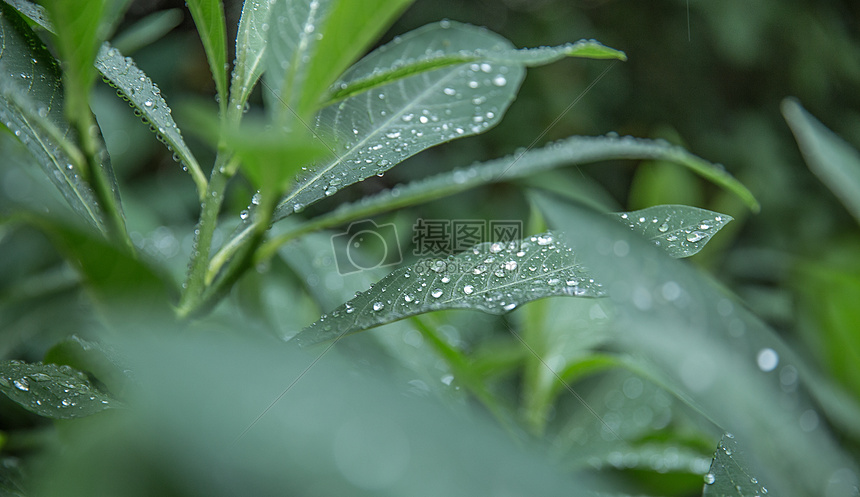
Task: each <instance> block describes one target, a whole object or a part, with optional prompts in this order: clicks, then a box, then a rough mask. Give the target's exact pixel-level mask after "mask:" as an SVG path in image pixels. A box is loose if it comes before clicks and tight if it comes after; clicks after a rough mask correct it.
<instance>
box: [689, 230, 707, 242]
mask: <svg viewBox="0 0 860 497" xmlns="http://www.w3.org/2000/svg"><path fill="white" fill-rule="evenodd" d="M702 238H705V234H704V233H702V232H701V231H693V232H691V233H687V241H688V242H692V243H695V242H698V241H699V240H701V239H702Z"/></svg>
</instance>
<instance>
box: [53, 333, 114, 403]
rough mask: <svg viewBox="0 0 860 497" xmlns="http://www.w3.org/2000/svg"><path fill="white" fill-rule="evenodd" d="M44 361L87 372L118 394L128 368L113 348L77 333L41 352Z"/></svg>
mask: <svg viewBox="0 0 860 497" xmlns="http://www.w3.org/2000/svg"><path fill="white" fill-rule="evenodd" d="M44 362H46V363H51V364H56V365H58V366H71V367H73V368H75V369H78V370H81V371H88V372H89V373H90V374H92V375H93V376H94V377H95V378H96V379H97V380H99V381H100V382H102V383H104V384H105V386H107V388H108V389H109V390H110V391H111V392H112V393H113V394H114V395H121V394H122V393H123V392H124V391H125V389H126V387H127V386H128V383H129V369H128V367H127V366H126V365H125V364H124V363H123V362H124V361H122V360H121V358H120V357H119V356H118V352H117V351H116V350H114V349H113V348H111V347H109V346H107V345H104V344H103V343H101V342H93V341H90V340H84V339H83V338H81V337H79V336H77V335H72V336H70V337H68V338H66V339H64V340H62V341H61V342H59V343H57V344H56V345H54V346H53V347H51V348H50V349H49V350H48V352H47V353H46V354H45V358H44Z"/></svg>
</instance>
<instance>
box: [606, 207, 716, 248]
mask: <svg viewBox="0 0 860 497" xmlns="http://www.w3.org/2000/svg"><path fill="white" fill-rule="evenodd" d="M615 215H616V216H618V220H619V221H621V222H622V223H624V224H626V225H627V226H629V227H630V228H631V229H632V230H633V231H635V232H637V233H640V234H641V235H642V236H644V237H645V238H646V239H648V240H650V241H651V242H652V243H653V244H654V245H657V246H658V247H660V248H662V249H663V250H665V251H666V252H668V253H669V255H671V256H672V257H679V258H680V257H689V256H691V255H694V254H696V253H698V252H699V251H700V250H702V248H704V246H705V244H706V243H708V241H709V240H710V239H711V237H712V236H714V235H715V234H716V233H717V232H718V231H720V229H722V227H723V226H725V225H726V224H727V223H728V222H729V221H731V220H732V217H731V216H729V215H726V214H720V213H719V212H713V211H709V210H706V209H699V208H698V207H690V206H687V205H657V206H654V207H648V208H647V209H642V210H638V211H632V212H619V213H617V214H615Z"/></svg>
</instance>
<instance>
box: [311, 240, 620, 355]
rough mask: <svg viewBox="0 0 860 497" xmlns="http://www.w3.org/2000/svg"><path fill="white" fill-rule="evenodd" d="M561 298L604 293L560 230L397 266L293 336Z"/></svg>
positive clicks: (329, 334) (317, 337)
mask: <svg viewBox="0 0 860 497" xmlns="http://www.w3.org/2000/svg"><path fill="white" fill-rule="evenodd" d="M562 295H567V296H576V297H599V296H602V295H603V290H602V288H601V285H600V284H599V283H596V282H595V281H594V279H593V278H591V276H589V273H588V271H587V270H586V269H585V268H584V267H582V266H581V265H580V264H579V263H578V262H577V260H576V257H575V255H574V254H573V252H572V251H571V249H570V248H569V247H567V245H565V243H564V241H563V240H562V239H561V238H560V237H559V235H558V234H554V233H544V234H541V235H535V236H532V237H529V238H526V239H524V240H521V241H519V240H518V241H511V242H493V243H483V244H480V245H476V246H475V247H473V248H472V249H471V250H467V251H466V252H463V253H460V254H457V255H453V256H449V257H448V258H446V259H433V260H424V261H420V262H418V263H416V264H414V265H412V266H410V267H406V268H401V269H397V270H395V271H393V272H392V273H391V274H389V275H388V276H386V277H385V278H383V279H382V280H381V281H379V282H378V283H377V284H376V285H374V286H373V287H372V288H371V289H370V290H367V291H366V292H363V293H361V294H359V295H357V296H356V297H355V298H354V299H352V300H350V301H349V302H347V303H346V304H344V305H342V306H340V307H338V308H337V309H335V310H334V311H332V312H331V313H329V314H328V315H326V316H323V317H322V318H320V320H319V321H317V322H315V323H314V324H312V325H311V326H309V327H308V328H306V329H305V330H303V331H302V332H300V333H299V334H298V335H296V337H295V338H294V340H296V342H297V343H298V344H299V345H302V346H306V345H311V344H314V343H318V342H321V341H324V340H329V339H333V338H337V337H340V336H343V335H347V334H350V333H355V332H357V331H361V330H365V329H368V328H372V327H374V326H380V325H383V324H386V323H390V322H393V321H397V320H400V319H403V318H406V317H409V316H414V315H417V314H422V313H425V312H430V311H436V310H443V309H475V310H480V311H484V312H488V313H491V314H504V313H506V312H509V311H512V310H513V309H515V308H516V307H517V306H520V305H522V304H525V303H526V302H530V301H532V300H535V299H538V298H542V297H550V296H562Z"/></svg>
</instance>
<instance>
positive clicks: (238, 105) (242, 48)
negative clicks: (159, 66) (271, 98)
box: [230, 0, 283, 116]
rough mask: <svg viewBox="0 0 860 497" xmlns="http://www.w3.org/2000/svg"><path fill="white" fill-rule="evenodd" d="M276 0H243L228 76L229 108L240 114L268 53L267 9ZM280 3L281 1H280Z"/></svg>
mask: <svg viewBox="0 0 860 497" xmlns="http://www.w3.org/2000/svg"><path fill="white" fill-rule="evenodd" d="M275 3H276V1H275V0H246V1H245V4H244V5H243V6H242V17H241V18H240V19H239V32H238V34H237V35H236V63H235V66H234V67H233V76H232V78H231V80H230V112H231V113H232V114H233V115H239V116H240V115H241V114H242V112H243V110H244V108H245V103H246V102H248V97H250V96H251V91H252V90H253V89H254V86H255V85H256V84H257V81H258V80H259V79H260V76H262V74H263V71H264V70H265V68H266V66H265V64H263V61H264V60H265V58H266V57H267V55H268V46H267V42H268V34H267V31H269V29H270V26H271V24H270V19H269V17H270V13H271V10H272V5H274V4H275ZM279 3H283V2H279Z"/></svg>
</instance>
